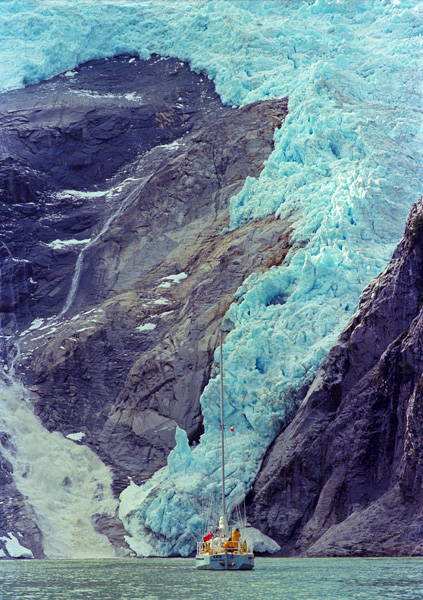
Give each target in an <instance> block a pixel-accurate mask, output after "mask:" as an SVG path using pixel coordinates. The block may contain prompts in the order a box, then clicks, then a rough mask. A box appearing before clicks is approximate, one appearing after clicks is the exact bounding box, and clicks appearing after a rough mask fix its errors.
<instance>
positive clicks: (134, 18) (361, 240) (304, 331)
mask: <svg viewBox="0 0 423 600" xmlns="http://www.w3.org/2000/svg"><path fill="white" fill-rule="evenodd" d="M2 13H3V20H2V25H0V27H3V29H2V31H0V39H1V41H2V44H1V45H0V53H1V56H0V58H1V60H0V83H1V86H2V87H3V89H9V88H11V87H18V86H20V85H22V84H23V83H28V82H32V81H37V80H39V79H42V78H46V77H50V76H51V75H53V74H55V73H58V72H62V71H66V70H69V69H72V68H74V67H75V66H76V65H77V62H82V61H85V60H88V59H92V58H96V57H99V56H111V55H114V54H118V53H122V52H129V53H138V54H139V55H140V56H141V57H147V56H148V55H149V54H150V53H151V52H157V53H160V54H162V55H169V56H177V57H179V58H180V59H183V60H189V61H190V62H191V64H192V66H193V67H195V68H197V69H205V70H206V71H207V72H208V74H209V75H210V76H211V77H212V78H214V80H215V82H216V87H217V91H218V92H219V93H220V95H221V96H222V98H223V100H224V101H225V102H227V103H229V104H246V103H249V102H252V101H255V100H260V99H266V98H278V97H282V96H288V97H289V115H288V116H287V118H286V120H285V122H284V123H283V125H282V127H281V129H280V130H278V131H277V132H276V133H275V150H274V152H273V153H272V155H271V156H270V157H269V159H268V161H267V162H266V165H265V168H264V170H263V172H262V174H261V176H260V178H259V179H257V180H255V179H249V180H247V182H246V184H245V186H244V188H243V189H242V190H241V192H240V193H239V194H238V195H237V196H236V197H235V198H233V199H232V202H231V207H230V218H231V226H232V227H237V226H239V225H240V224H242V223H244V222H246V221H248V220H250V219H259V218H262V217H264V216H266V215H268V214H269V213H272V212H274V213H276V215H277V216H278V217H280V218H284V219H288V220H290V221H291V222H292V224H293V226H294V232H293V234H292V237H291V242H292V244H293V248H292V250H291V251H290V253H289V255H288V257H287V259H286V261H285V266H283V267H281V268H273V269H271V270H270V271H269V272H268V273H266V274H265V275H263V276H261V277H257V276H255V275H254V276H251V277H250V278H249V279H248V280H247V281H246V282H245V283H244V285H243V286H242V287H241V288H240V290H239V291H238V294H237V302H236V303H235V304H233V306H232V307H231V309H230V311H229V314H228V315H227V320H226V322H227V323H228V324H229V323H230V324H231V327H232V331H231V333H230V334H229V335H228V337H227V339H226V343H225V348H224V361H225V365H226V371H225V372H226V376H225V390H226V396H227V401H226V406H225V414H226V418H227V422H228V423H231V424H234V426H235V432H234V434H233V435H232V434H231V435H228V450H227V457H228V469H227V474H228V484H227V488H228V506H229V508H230V509H231V508H232V507H233V506H234V505H235V504H236V503H238V502H239V501H240V499H242V496H243V495H244V494H245V492H246V491H247V490H248V489H249V487H250V486H251V484H252V482H253V480H254V478H255V475H256V473H257V471H258V469H259V467H260V463H261V460H262V456H263V453H264V452H265V449H266V448H267V446H268V444H269V443H270V442H271V440H272V439H273V438H274V436H275V435H276V433H277V431H278V430H279V427H280V426H281V424H282V423H283V419H284V416H285V414H286V411H287V410H290V408H291V406H292V404H293V403H295V402H296V400H297V397H296V391H297V390H298V389H300V388H302V387H303V386H304V385H305V384H306V383H308V382H309V381H310V380H311V379H312V378H313V376H314V375H315V373H316V370H317V368H318V366H319V365H320V364H321V361H322V359H323V357H324V356H325V355H326V353H327V351H328V349H329V348H330V346H331V344H332V343H333V341H334V339H335V338H336V336H337V335H338V334H339V332H340V331H341V329H342V328H343V327H344V325H345V324H346V322H347V320H348V319H349V317H350V316H351V314H352V312H353V311H354V310H355V307H356V305H357V300H358V296H359V293H360V292H361V290H362V289H363V287H364V286H365V285H366V283H367V282H368V281H369V280H370V279H371V278H372V277H374V276H375V275H376V274H377V273H378V272H379V271H380V269H381V268H382V267H383V266H384V265H385V264H386V262H387V260H388V258H389V256H390V254H391V252H392V249H393V247H394V246H395V244H396V243H397V241H398V240H399V238H400V236H401V234H402V231H403V226H404V219H405V216H406V213H407V211H408V210H409V208H410V206H411V204H412V202H413V201H415V200H416V199H417V198H418V197H419V196H420V194H421V181H422V174H423V173H422V170H423V169H422V156H421V148H422V132H421V126H420V120H421V111H422V104H421V97H422V96H421V81H422V78H421V53H422V48H421V44H422V42H421V40H422V36H421V34H422V28H423V5H422V3H421V2H417V0H396V1H395V2H390V1H388V0H381V1H380V2H374V0H361V1H359V2H351V1H350V0H317V1H314V0H313V1H307V0H304V1H301V2H299V1H296V0H292V1H290V2H279V1H263V2H257V1H255V0H254V1H249V2H248V1H231V0H227V1H226V0H225V1H210V2H206V1H189V2H182V1H180V2H167V1H165V2H162V1H160V0H158V1H157V0H155V1H154V2H144V3H139V2H136V1H135V0H125V1H124V2H121V3H119V4H114V5H111V4H110V3H108V2H105V1H104V2H102V1H99V2H97V3H91V2H84V1H83V0H82V1H80V2H78V4H77V5H76V3H74V2H72V1H71V0H68V1H64V0H63V1H61V0H55V1H52V0H45V1H44V2H43V6H42V7H41V6H39V5H35V4H34V3H32V2H25V1H21V2H14V3H7V5H6V6H5V7H2ZM76 14H77V15H78V18H75V16H76ZM105 28H107V31H108V32H109V33H110V34H109V35H108V36H104V35H103V31H104V29H105ZM59 31H60V35H58V32H59ZM202 407H203V414H204V425H205V434H204V435H203V437H202V440H201V443H200V444H199V445H198V446H197V447H196V448H195V449H193V450H191V449H190V448H189V446H188V444H187V442H186V439H185V438H184V436H183V434H182V433H181V432H179V433H178V435H177V447H176V448H175V450H174V452H173V453H172V454H171V455H170V457H169V465H168V467H166V468H165V469H164V470H162V471H161V472H159V473H157V474H156V475H155V476H154V477H153V478H152V479H151V480H150V481H149V482H147V483H146V484H145V486H142V487H141V488H137V486H135V485H134V484H132V485H131V487H130V488H128V490H126V491H125V492H124V493H123V494H122V501H121V517H122V519H123V520H124V521H125V523H126V525H127V527H128V530H129V531H130V532H131V534H132V541H131V545H132V546H133V547H134V548H135V549H137V551H138V552H139V553H141V554H142V553H149V552H150V553H159V554H172V553H174V554H178V553H179V554H187V553H189V552H190V551H191V550H192V549H193V547H194V543H195V539H196V537H197V536H198V533H199V527H200V526H199V518H198V514H199V512H200V506H201V497H202V495H204V494H205V495H213V494H218V490H219V459H218V454H219V446H218V440H219V436H218V408H217V407H218V379H217V378H212V380H211V381H210V384H209V385H208V386H207V388H206V390H205V392H204V394H203V397H202Z"/></svg>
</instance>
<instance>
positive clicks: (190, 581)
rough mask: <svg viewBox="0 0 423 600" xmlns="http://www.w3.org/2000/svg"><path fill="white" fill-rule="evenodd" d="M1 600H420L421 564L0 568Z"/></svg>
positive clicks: (130, 563) (281, 561)
mask: <svg viewBox="0 0 423 600" xmlns="http://www.w3.org/2000/svg"><path fill="white" fill-rule="evenodd" d="M0 598H1V599H2V600H223V599H224V598H230V599H231V600H385V599H386V600H397V599H401V600H423V559H421V558H394V559H392V558H382V559H371V558H365V559H362V558H350V559H348V558H345V559H344V558H338V559H330V558H327V559H299V558H262V559H260V558H259V559H256V568H255V570H254V571H249V572H246V571H244V572H234V573H230V572H229V573H228V572H210V571H196V570H195V568H194V560H193V559H125V560H86V561H80V560H61V561H56V560H49V561H13V562H12V561H3V562H1V563H0Z"/></svg>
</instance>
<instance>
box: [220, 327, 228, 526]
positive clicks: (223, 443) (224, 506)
mask: <svg viewBox="0 0 423 600" xmlns="http://www.w3.org/2000/svg"><path fill="white" fill-rule="evenodd" d="M222 345H223V334H222V330H220V428H221V432H222V516H223V518H224V520H225V524H226V522H227V521H226V505H225V427H224V423H223V350H222Z"/></svg>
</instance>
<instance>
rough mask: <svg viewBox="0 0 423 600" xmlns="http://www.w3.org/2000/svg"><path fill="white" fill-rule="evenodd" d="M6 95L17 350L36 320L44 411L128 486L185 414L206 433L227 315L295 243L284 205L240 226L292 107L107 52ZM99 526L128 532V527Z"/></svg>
mask: <svg viewBox="0 0 423 600" xmlns="http://www.w3.org/2000/svg"><path fill="white" fill-rule="evenodd" d="M0 101H1V102H2V108H3V111H2V112H3V115H2V116H1V117H0V120H1V122H2V125H3V142H4V152H3V154H2V156H1V157H0V187H1V190H0V211H1V214H2V217H4V218H2V220H1V223H2V228H3V229H2V232H1V233H2V236H3V240H4V241H5V244H4V246H3V248H2V252H3V255H4V256H3V258H4V262H3V270H2V273H3V276H4V277H3V280H2V281H3V287H2V288H1V298H0V310H1V314H0V317H1V323H2V332H3V340H6V341H5V343H4V344H3V351H4V352H5V353H7V343H6V342H7V336H8V335H9V334H11V333H13V332H14V331H18V332H21V335H20V348H21V356H20V368H21V373H22V375H23V376H24V378H25V382H26V384H27V386H29V389H30V391H31V394H32V400H33V403H34V406H35V410H36V412H37V414H38V415H39V417H40V419H41V421H42V422H43V424H44V425H45V427H47V429H49V430H50V431H59V432H61V433H63V434H64V435H68V434H71V433H76V432H80V433H83V434H85V437H83V440H82V443H86V444H87V445H89V446H90V448H91V449H92V450H94V451H95V452H96V453H97V454H98V455H99V456H100V457H101V459H102V460H103V461H104V462H105V463H106V464H107V465H109V466H111V468H112V470H113V473H114V489H115V492H116V493H119V492H120V491H121V490H122V489H123V488H124V487H126V486H127V485H128V482H129V479H128V478H129V477H131V478H133V479H134V480H135V481H136V482H140V481H144V480H145V479H147V478H148V477H150V476H151V475H152V474H153V473H154V472H155V471H156V470H157V469H159V468H160V467H162V466H163V465H164V464H165V463H166V458H167V455H168V453H169V451H170V450H171V449H172V447H173V446H174V443H175V441H174V433H175V428H176V426H177V425H179V426H180V427H182V428H183V429H185V430H186V431H187V433H188V436H189V439H190V440H191V441H194V440H197V439H198V437H199V435H200V434H201V432H202V417H201V409H200V404H199V398H200V395H201V392H202V390H203V389H204V386H205V385H206V383H207V381H208V379H209V376H210V369H211V365H212V362H213V354H214V350H215V347H216V345H217V330H218V326H219V323H220V320H221V319H222V317H223V315H224V314H225V312H226V310H227V309H228V307H229V305H230V303H231V302H232V301H233V294H234V293H235V291H236V290H237V288H238V286H239V285H240V284H241V283H242V282H243V280H244V279H245V277H246V276H248V275H249V274H250V273H252V272H254V271H256V272H262V271H264V270H266V269H268V268H269V267H271V266H272V265H275V264H280V263H281V262H282V261H283V259H284V257H285V255H286V253H287V251H288V242H287V237H288V227H289V226H288V225H287V224H286V223H283V222H281V221H280V220H275V219H274V218H273V217H270V218H267V219H265V220H264V221H261V222H260V223H258V222H255V223H251V224H248V225H245V226H244V227H242V228H240V229H239V230H237V231H229V230H228V229H227V228H228V225H229V210H228V206H229V199H230V197H231V196H232V195H233V194H235V193H236V192H237V191H239V190H240V189H241V187H242V186H243V184H244V182H245V179H246V178H247V177H257V176H259V174H260V172H261V170H262V168H263V162H264V160H265V159H266V158H267V157H268V155H269V154H270V152H271V151H272V149H273V134H274V130H275V128H276V127H279V126H280V125H281V122H282V120H283V118H284V116H285V114H286V112H287V102H286V100H272V101H267V102H261V103H255V104H252V105H249V106H246V107H244V108H242V109H235V108H231V107H225V106H223V105H222V104H221V102H220V100H219V98H218V96H217V95H216V93H215V91H214V87H213V84H212V83H211V82H210V81H208V80H207V79H206V78H205V77H204V76H203V75H202V74H195V73H192V72H191V71H190V70H189V68H188V66H187V65H186V64H184V63H181V62H179V61H177V60H174V59H166V60H163V59H159V57H153V58H152V59H150V60H149V61H138V60H136V59H135V58H131V57H120V58H116V59H113V60H110V61H103V60H102V61H94V62H92V63H88V64H87V65H83V66H82V67H80V68H79V69H77V70H75V71H74V72H72V73H68V74H65V75H62V76H58V77H55V78H53V79H52V80H51V81H49V82H45V83H43V84H39V85H37V86H30V87H28V88H26V89H25V90H18V91H16V92H8V93H7V94H4V95H3V96H2V97H1V99H0ZM16 107H19V109H17V108H16ZM51 317H53V318H51ZM31 323H32V324H31ZM29 325H30V326H29ZM28 326H29V327H28ZM23 330H24V331H23ZM96 526H97V528H98V529H99V530H100V531H104V532H105V533H106V535H107V536H108V537H109V539H110V540H111V541H112V543H114V541H115V540H116V539H118V540H119V543H118V545H122V544H121V540H122V532H121V531H119V527H118V525H117V524H116V525H115V526H114V525H113V524H111V523H110V520H109V521H108V522H106V521H104V523H103V521H102V519H101V518H99V519H98V522H97V525H96ZM33 546H34V544H32V546H29V547H33Z"/></svg>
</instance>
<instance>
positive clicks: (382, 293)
mask: <svg viewBox="0 0 423 600" xmlns="http://www.w3.org/2000/svg"><path fill="white" fill-rule="evenodd" d="M422 269H423V199H422V200H420V201H419V202H417V203H416V204H415V205H414V207H413V208H412V210H411V212H410V215H409V217H408V221H407V224H406V230H405V234H404V238H403V240H402V241H401V243H400V244H399V246H398V247H397V249H396V251H395V253H394V255H393V257H392V260H391V261H390V262H389V264H388V266H387V267H386V269H385V270H384V271H383V272H382V273H381V274H380V276H379V277H378V278H377V279H376V280H374V281H373V282H372V283H371V284H370V285H369V286H368V287H367V288H366V289H365V291H364V292H363V294H362V297H361V300H360V306H359V310H358V312H357V313H356V315H355V316H354V317H353V318H352V320H351V321H350V323H349V325H348V327H347V328H346V329H345V331H344V332H343V334H342V335H341V336H340V338H339V340H338V342H337V343H336V345H335V346H334V347H333V348H332V350H331V352H330V354H329V356H328V357H327V359H326V360H325V362H324V364H323V366H322V368H321V370H320V372H319V374H318V376H317V378H316V380H315V381H314V383H313V385H312V386H311V387H310V389H309V391H308V394H307V397H306V398H305V400H304V401H303V403H302V405H301V407H300V409H299V411H298V413H297V415H296V416H295V418H294V419H293V421H292V422H291V424H290V425H289V426H288V427H287V428H286V430H285V431H284V432H283V433H281V434H280V435H279V437H278V438H277V439H276V440H275V442H274V444H273V446H272V448H271V449H270V450H269V452H268V454H267V457H266V460H265V463H264V465H263V468H262V470H261V473H260V476H259V477H258V479H257V481H256V484H255V487H254V490H253V493H252V496H251V499H250V501H251V516H252V519H253V521H254V523H255V524H256V526H258V527H260V529H262V530H263V531H264V532H265V533H267V534H268V535H270V536H271V537H273V538H274V539H275V540H277V541H278V542H279V544H280V545H281V547H282V551H281V552H282V553H283V554H293V555H296V554H300V555H308V556H347V555H348V556H354V555H358V556H363V555H364V556H366V555H370V556H372V555H373V556H382V555H403V554H404V555H421V554H422V553H423V529H422V523H423V520H422V519H423V513H422V460H423V459H422V439H423V429H422V426H423V422H422V416H421V412H422V410H421V409H422V402H423V376H422V373H423V361H422V356H423V347H422V339H423V338H422V331H423V296H422V291H423V270H422Z"/></svg>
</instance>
